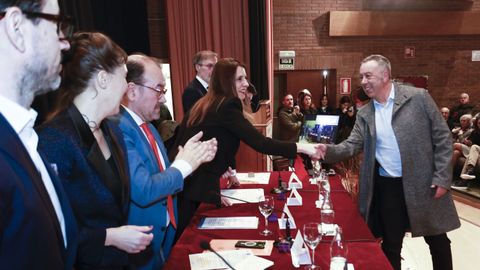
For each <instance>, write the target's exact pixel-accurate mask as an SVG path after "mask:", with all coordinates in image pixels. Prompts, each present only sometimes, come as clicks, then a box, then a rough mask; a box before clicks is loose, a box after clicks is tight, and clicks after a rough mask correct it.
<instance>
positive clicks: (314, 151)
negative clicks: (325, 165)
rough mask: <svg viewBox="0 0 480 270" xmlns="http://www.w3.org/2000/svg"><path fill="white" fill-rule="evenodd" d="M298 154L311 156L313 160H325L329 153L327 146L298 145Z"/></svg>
mask: <svg viewBox="0 0 480 270" xmlns="http://www.w3.org/2000/svg"><path fill="white" fill-rule="evenodd" d="M297 152H300V153H304V154H307V155H309V156H310V158H311V159H314V160H318V159H324V158H325V154H326V153H327V146H326V145H325V144H322V143H319V144H303V143H300V144H297Z"/></svg>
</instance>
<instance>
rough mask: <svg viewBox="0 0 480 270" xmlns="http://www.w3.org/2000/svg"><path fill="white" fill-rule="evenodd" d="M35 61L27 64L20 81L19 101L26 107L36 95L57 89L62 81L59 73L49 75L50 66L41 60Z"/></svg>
mask: <svg viewBox="0 0 480 270" xmlns="http://www.w3.org/2000/svg"><path fill="white" fill-rule="evenodd" d="M35 62H36V63H34V62H30V63H28V64H27V66H26V67H25V69H24V71H23V73H22V74H21V75H20V80H19V82H18V89H20V96H19V101H20V104H22V105H23V106H24V107H25V108H29V107H30V105H31V104H32V102H33V99H34V98H35V97H36V96H38V95H42V94H45V93H48V92H50V91H54V90H56V89H57V88H58V87H59V86H60V82H61V77H60V75H59V74H57V73H55V74H50V76H48V74H49V70H48V67H47V66H46V65H45V64H44V63H41V61H35ZM39 62H40V63H39ZM47 76H48V77H47Z"/></svg>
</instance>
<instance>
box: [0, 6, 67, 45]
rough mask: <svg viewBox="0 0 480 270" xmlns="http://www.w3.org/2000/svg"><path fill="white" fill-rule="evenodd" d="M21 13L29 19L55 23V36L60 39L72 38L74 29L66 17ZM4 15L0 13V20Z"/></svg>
mask: <svg viewBox="0 0 480 270" xmlns="http://www.w3.org/2000/svg"><path fill="white" fill-rule="evenodd" d="M22 13H23V14H25V16H27V18H30V19H32V18H40V19H45V20H47V21H51V22H54V23H56V24H57V34H58V36H59V37H60V39H70V38H71V37H72V36H73V31H74V27H73V24H72V19H71V18H70V17H68V16H64V15H55V14H48V13H42V12H34V11H23V10H22ZM5 14H6V12H5V11H2V12H0V19H3V17H5Z"/></svg>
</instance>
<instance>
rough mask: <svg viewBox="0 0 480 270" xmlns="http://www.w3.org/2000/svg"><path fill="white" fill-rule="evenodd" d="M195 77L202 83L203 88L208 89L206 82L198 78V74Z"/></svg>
mask: <svg viewBox="0 0 480 270" xmlns="http://www.w3.org/2000/svg"><path fill="white" fill-rule="evenodd" d="M195 78H197V80H198V81H199V82H200V83H201V84H202V85H203V88H205V89H206V90H207V91H208V83H207V82H206V81H204V80H203V79H202V78H200V76H198V75H197V76H196V77H195Z"/></svg>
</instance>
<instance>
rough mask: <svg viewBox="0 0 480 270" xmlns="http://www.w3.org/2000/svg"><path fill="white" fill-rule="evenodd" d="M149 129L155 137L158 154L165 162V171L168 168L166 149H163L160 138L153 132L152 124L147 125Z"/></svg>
mask: <svg viewBox="0 0 480 270" xmlns="http://www.w3.org/2000/svg"><path fill="white" fill-rule="evenodd" d="M148 126H149V127H150V130H152V133H153V136H154V137H155V141H156V143H157V145H158V148H159V149H160V154H161V155H162V158H163V161H164V162H165V168H164V169H167V168H168V167H169V166H170V161H169V160H168V154H167V149H166V148H165V145H164V144H163V141H162V138H161V137H160V135H159V134H158V132H155V131H154V130H156V129H155V127H154V126H153V125H152V124H150V123H149V124H148Z"/></svg>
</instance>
